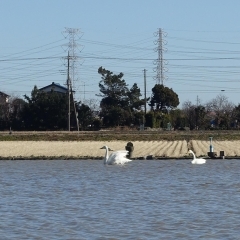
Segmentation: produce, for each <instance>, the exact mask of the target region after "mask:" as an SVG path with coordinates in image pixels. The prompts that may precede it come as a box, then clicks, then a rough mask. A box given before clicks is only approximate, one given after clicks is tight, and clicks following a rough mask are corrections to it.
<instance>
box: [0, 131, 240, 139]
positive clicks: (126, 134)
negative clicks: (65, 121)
mask: <svg viewBox="0 0 240 240" xmlns="http://www.w3.org/2000/svg"><path fill="white" fill-rule="evenodd" d="M209 137H213V139H214V140H218V141H226V140H228V141H236V140H240V131H233V130H229V131H227V130H226V131H160V130H155V131H154V130H148V131H133V130H118V129H113V130H105V131H88V132H85V131H80V132H68V131H41V132H40V131H29V132H22V131H19V132H17V131H12V132H11V133H10V132H8V131H2V132H0V141H163V140H164V141H176V140H178V141H181V140H186V141H190V140H208V139H209Z"/></svg>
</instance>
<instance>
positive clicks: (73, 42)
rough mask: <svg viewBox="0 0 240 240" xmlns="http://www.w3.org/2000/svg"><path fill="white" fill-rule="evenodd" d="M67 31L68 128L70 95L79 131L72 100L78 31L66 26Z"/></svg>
mask: <svg viewBox="0 0 240 240" xmlns="http://www.w3.org/2000/svg"><path fill="white" fill-rule="evenodd" d="M64 33H67V36H66V37H65V38H67V37H68V38H69V42H68V44H67V47H68V56H67V82H66V85H67V87H68V130H69V131H70V129H71V107H70V105H71V97H72V103H73V107H74V114H75V118H76V123H77V129H78V132H79V121H78V114H77V111H76V106H75V101H74V93H75V91H74V90H73V88H74V85H75V81H76V78H75V75H76V68H77V66H78V64H77V62H78V60H79V56H78V54H77V50H78V43H77V37H78V39H79V36H78V34H79V33H80V31H79V29H75V28H66V30H65V32H64Z"/></svg>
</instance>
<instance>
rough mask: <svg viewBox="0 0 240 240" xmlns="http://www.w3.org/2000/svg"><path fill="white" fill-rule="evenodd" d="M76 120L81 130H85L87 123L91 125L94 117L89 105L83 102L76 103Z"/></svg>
mask: <svg viewBox="0 0 240 240" xmlns="http://www.w3.org/2000/svg"><path fill="white" fill-rule="evenodd" d="M77 111H78V120H79V123H80V125H81V129H82V130H86V129H87V127H88V126H89V125H92V123H93V120H94V117H93V112H92V110H91V109H90V107H89V106H87V105H85V104H83V103H82V104H78V110H77Z"/></svg>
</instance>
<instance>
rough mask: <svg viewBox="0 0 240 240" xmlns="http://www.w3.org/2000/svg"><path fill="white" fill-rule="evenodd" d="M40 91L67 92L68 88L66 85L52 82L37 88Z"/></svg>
mask: <svg viewBox="0 0 240 240" xmlns="http://www.w3.org/2000/svg"><path fill="white" fill-rule="evenodd" d="M39 90H40V91H43V92H52V91H53V92H57V93H63V94H65V93H68V89H67V88H66V87H63V86H61V85H60V84H59V83H55V82H52V84H50V85H48V86H46V87H43V88H40V89H39Z"/></svg>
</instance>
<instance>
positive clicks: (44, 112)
mask: <svg viewBox="0 0 240 240" xmlns="http://www.w3.org/2000/svg"><path fill="white" fill-rule="evenodd" d="M24 98H25V100H26V104H25V105H24V106H23V109H22V114H21V116H22V119H23V123H24V126H25V128H26V129H27V130H59V129H66V127H67V112H68V105H67V103H68V100H67V99H68V96H67V95H66V94H59V93H56V92H53V91H52V92H49V93H45V92H42V91H40V90H39V89H38V88H37V86H34V88H33V90H32V93H31V97H28V96H27V95H24Z"/></svg>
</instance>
